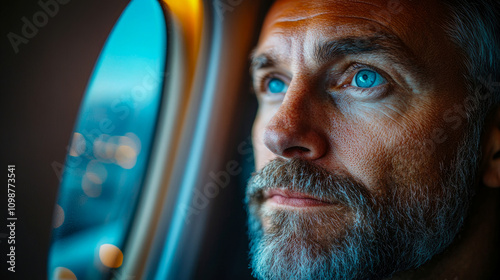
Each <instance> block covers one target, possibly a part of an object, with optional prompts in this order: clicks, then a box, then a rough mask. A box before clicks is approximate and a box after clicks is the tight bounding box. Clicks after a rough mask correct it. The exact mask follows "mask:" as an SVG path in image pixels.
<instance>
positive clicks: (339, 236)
mask: <svg viewBox="0 0 500 280" xmlns="http://www.w3.org/2000/svg"><path fill="white" fill-rule="evenodd" d="M496 5H497V4H494V3H493V2H489V1H430V0H423V1H410V0H408V1H403V0H401V1H378V0H363V1H348V0H328V1H305V0H278V1H276V2H275V3H274V4H273V6H272V7H271V9H270V11H269V12H268V14H267V16H266V19H265V21H264V24H263V28H262V31H261V35H260V39H259V42H258V45H257V47H256V49H255V51H254V52H253V54H252V69H251V72H252V78H253V84H254V88H255V92H256V95H257V98H258V100H259V111H258V113H257V116H256V119H255V123H254V127H253V142H254V154H255V159H256V170H257V172H256V173H255V174H254V175H253V176H252V178H251V180H250V182H249V185H248V188H247V198H246V200H247V206H248V213H249V235H250V239H251V244H250V247H251V250H250V255H251V266H252V269H253V274H254V276H255V277H257V278H258V279H449V280H452V279H497V278H495V277H499V275H497V274H496V273H498V270H497V271H495V270H496V269H497V267H498V266H499V265H500V257H499V256H500V251H499V240H500V229H499V225H500V206H499V205H500V193H499V188H498V187H499V186H500V159H499V157H500V109H498V105H499V102H500V93H499V92H498V85H499V83H498V82H497V81H498V78H499V72H498V71H499V70H498V65H497V64H498V58H499V45H498V37H497V36H498V34H500V32H499V30H498V20H497V18H496V16H497V15H496V11H497V7H496Z"/></svg>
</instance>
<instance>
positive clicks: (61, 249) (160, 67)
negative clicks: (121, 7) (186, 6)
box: [48, 0, 167, 279]
mask: <svg viewBox="0 0 500 280" xmlns="http://www.w3.org/2000/svg"><path fill="white" fill-rule="evenodd" d="M166 35H167V34H166V26H165V18H164V15H163V11H162V9H161V7H160V4H159V3H158V2H157V1H155V0H133V1H131V3H130V4H129V5H128V6H127V8H126V9H125V11H124V12H123V13H122V15H121V17H120V19H119V20H118V22H117V23H116V25H115V27H114V29H113V31H112V32H111V34H110V36H109V37H108V40H107V42H106V45H105V47H104V48H103V50H102V52H101V54H100V56H99V59H98V62H97V63H96V66H95V68H94V72H93V74H92V77H91V79H90V81H89V85H88V87H87V90H86V92H85V95H84V99H83V101H82V104H81V107H80V113H79V116H78V120H77V122H76V125H75V130H74V131H75V134H74V136H73V141H72V145H71V147H70V149H69V154H68V156H67V158H66V162H65V166H64V172H63V175H62V181H61V184H60V187H59V198H58V204H59V205H60V206H61V208H62V209H63V211H64V216H65V217H64V221H63V222H62V225H61V226H59V227H58V228H55V229H54V230H53V231H52V245H51V249H50V255H49V265H48V272H49V279H53V277H54V276H55V275H54V269H55V268H56V267H65V268H67V269H70V270H71V271H72V272H73V273H74V274H75V275H76V277H77V278H78V279H106V278H107V274H108V272H109V271H106V270H102V266H101V267H99V265H98V261H97V264H96V255H95V252H97V251H98V249H99V247H100V245H102V244H104V243H111V244H114V245H116V246H117V247H119V248H122V246H123V244H125V237H126V235H127V231H128V229H129V227H130V224H131V222H132V218H133V216H134V211H135V208H136V204H137V200H138V197H139V194H140V191H141V187H142V183H143V179H144V174H145V172H146V168H147V162H148V159H149V152H150V149H151V145H152V140H153V135H154V130H155V125H156V121H157V115H158V111H159V104H160V99H161V95H162V91H163V88H162V87H163V79H164V75H163V73H164V68H165V59H166V58H165V55H166V39H167V38H166ZM55 220H57V218H55ZM124 253H126V252H124ZM97 260H98V259H97Z"/></svg>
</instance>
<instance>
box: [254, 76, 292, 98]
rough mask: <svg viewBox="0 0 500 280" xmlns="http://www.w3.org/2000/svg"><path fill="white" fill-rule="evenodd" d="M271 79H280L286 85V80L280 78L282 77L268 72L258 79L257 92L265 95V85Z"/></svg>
mask: <svg viewBox="0 0 500 280" xmlns="http://www.w3.org/2000/svg"><path fill="white" fill-rule="evenodd" d="M273 78H277V79H280V80H282V81H283V82H285V83H287V84H288V82H287V79H285V78H284V77H282V75H279V74H277V73H275V72H269V73H266V74H264V75H263V76H262V77H259V78H258V87H259V88H258V92H259V93H262V94H265V93H266V92H267V83H268V82H269V81H270V80H271V79H273Z"/></svg>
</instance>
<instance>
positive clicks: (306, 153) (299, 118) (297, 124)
mask: <svg viewBox="0 0 500 280" xmlns="http://www.w3.org/2000/svg"><path fill="white" fill-rule="evenodd" d="M321 107H322V105H321V101H320V100H316V99H314V97H312V98H311V96H308V95H307V94H305V93H304V92H297V90H295V91H294V89H293V88H292V85H290V87H289V88H288V91H287V93H286V96H285V99H284V100H283V102H282V103H281V105H280V107H279V109H278V111H277V112H276V113H275V115H274V116H273V117H272V118H271V119H270V121H269V123H268V124H267V126H266V127H265V131H264V136H263V137H264V144H265V145H266V147H267V148H268V149H269V150H270V151H272V152H273V153H274V154H276V155H278V156H281V157H283V158H293V157H298V158H302V159H305V160H311V161H312V160H316V159H319V158H321V157H323V156H324V155H325V153H326V152H327V149H328V135H327V128H326V127H325V126H326V125H327V122H325V121H324V119H323V117H322V115H321Z"/></svg>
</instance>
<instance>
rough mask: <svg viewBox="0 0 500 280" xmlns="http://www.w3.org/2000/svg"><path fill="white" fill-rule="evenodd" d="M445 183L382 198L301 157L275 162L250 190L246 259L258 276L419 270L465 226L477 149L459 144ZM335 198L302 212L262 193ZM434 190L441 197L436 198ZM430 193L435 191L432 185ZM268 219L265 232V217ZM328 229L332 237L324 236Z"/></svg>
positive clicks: (356, 275)
mask: <svg viewBox="0 0 500 280" xmlns="http://www.w3.org/2000/svg"><path fill="white" fill-rule="evenodd" d="M461 147H462V148H461V149H460V150H459V152H458V153H457V159H456V160H455V161H454V163H453V164H451V165H452V166H454V168H453V169H451V168H450V170H442V174H448V176H447V178H445V180H442V182H439V183H438V184H437V185H436V186H433V188H430V187H429V186H398V185H397V184H393V185H390V187H388V188H387V189H389V190H390V191H389V193H387V194H386V195H384V197H376V196H374V195H372V194H371V193H370V192H369V191H368V189H367V188H366V187H365V186H363V185H362V184H361V183H358V182H356V181H355V180H354V179H352V178H350V177H349V176H346V175H343V174H333V173H331V172H329V171H327V170H325V169H322V168H320V167H317V166H314V165H312V164H311V163H310V162H308V161H304V160H301V159H291V160H288V161H284V160H282V159H276V160H273V161H272V162H270V163H269V164H268V165H266V166H265V167H264V168H263V169H262V170H261V171H259V172H258V173H255V174H254V175H253V176H252V178H251V180H250V182H249V184H248V188H247V195H246V203H247V210H248V214H249V220H248V227H249V237H250V257H251V266H252V270H253V275H254V276H255V277H256V278H258V279H276V280H277V279H351V280H352V279H384V278H387V277H390V276H391V275H392V274H394V273H395V272H398V271H404V270H409V269H413V268H417V267H419V266H421V265H422V264H424V263H425V262H427V261H428V260H429V259H430V258H431V257H432V256H434V255H436V254H438V253H440V252H442V251H443V250H444V249H445V248H446V247H447V246H449V244H450V243H451V242H452V241H453V240H454V239H455V236H456V235H457V233H458V232H459V231H460V228H461V227H462V224H463V220H464V219H465V216H466V213H467V211H468V205H469V203H470V200H471V198H472V187H471V185H472V182H473V177H474V176H470V174H469V171H470V170H475V166H476V161H477V160H476V153H475V151H476V149H474V147H476V146H475V145H474V144H473V143H470V142H467V141H466V143H464V145H461ZM284 186H286V187H287V188H289V189H291V190H295V191H302V192H305V193H308V194H311V195H313V196H316V197H320V198H326V199H330V200H336V201H339V203H340V207H341V208H342V209H347V212H348V214H349V215H348V216H349V217H350V218H349V219H348V220H347V222H346V221H343V220H342V219H340V218H339V215H341V214H339V213H338V212H339V211H336V210H335V208H333V209H332V210H326V211H325V212H319V211H316V212H314V213H307V214H305V213H303V212H302V211H303V210H300V209H299V210H294V211H287V210H282V209H264V208H262V207H261V206H262V202H263V191H264V190H266V189H271V188H278V187H284ZM436 188H437V189H438V190H439V191H438V193H439V195H434V192H435V190H436ZM431 189H432V190H433V193H431V192H430V190H431ZM263 219H266V220H268V221H269V223H268V225H267V226H266V229H263V226H262V220H263ZM328 233H332V234H328Z"/></svg>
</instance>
